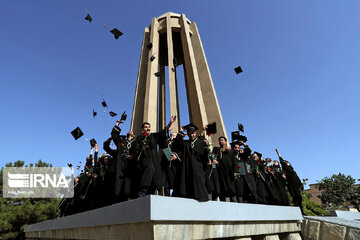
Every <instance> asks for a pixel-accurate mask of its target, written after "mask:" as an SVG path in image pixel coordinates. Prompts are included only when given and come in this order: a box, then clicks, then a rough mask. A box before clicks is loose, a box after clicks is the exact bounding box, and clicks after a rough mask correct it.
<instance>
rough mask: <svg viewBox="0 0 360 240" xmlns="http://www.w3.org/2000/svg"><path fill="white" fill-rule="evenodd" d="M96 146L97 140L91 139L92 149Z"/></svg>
mask: <svg viewBox="0 0 360 240" xmlns="http://www.w3.org/2000/svg"><path fill="white" fill-rule="evenodd" d="M95 144H96V140H95V138H93V139H91V140H90V146H91V147H95Z"/></svg>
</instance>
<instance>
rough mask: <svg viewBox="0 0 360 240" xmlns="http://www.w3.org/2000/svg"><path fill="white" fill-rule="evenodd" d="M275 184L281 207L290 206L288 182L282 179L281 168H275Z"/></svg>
mask: <svg viewBox="0 0 360 240" xmlns="http://www.w3.org/2000/svg"><path fill="white" fill-rule="evenodd" d="M273 173H274V175H273V177H272V179H273V183H274V185H275V189H276V191H277V192H278V195H279V198H280V201H279V203H278V204H279V205H283V206H289V198H288V195H287V191H286V180H285V179H284V178H283V177H282V175H283V171H282V170H281V169H280V166H275V165H274V166H273Z"/></svg>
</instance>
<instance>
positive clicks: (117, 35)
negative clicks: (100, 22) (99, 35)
mask: <svg viewBox="0 0 360 240" xmlns="http://www.w3.org/2000/svg"><path fill="white" fill-rule="evenodd" d="M110 32H111V33H112V34H114V38H115V39H118V38H119V37H120V36H121V35H123V33H122V32H120V31H119V29H117V28H114V29H113V30H111V31H110Z"/></svg>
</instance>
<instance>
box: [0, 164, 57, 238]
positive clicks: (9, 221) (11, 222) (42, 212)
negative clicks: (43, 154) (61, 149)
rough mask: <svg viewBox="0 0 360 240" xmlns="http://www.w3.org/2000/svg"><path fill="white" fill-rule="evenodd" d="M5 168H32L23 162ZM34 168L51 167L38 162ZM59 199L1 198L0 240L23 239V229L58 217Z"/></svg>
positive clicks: (0, 175)
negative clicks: (28, 225)
mask: <svg viewBox="0 0 360 240" xmlns="http://www.w3.org/2000/svg"><path fill="white" fill-rule="evenodd" d="M5 166H6V167H24V166H25V167H33V166H34V164H30V165H29V166H28V165H25V162H24V161H20V160H19V161H16V162H14V163H7V164H6V165H5ZM35 167H52V165H51V164H48V163H46V162H43V161H41V160H39V161H38V162H37V163H35ZM2 175H3V168H2V169H1V171H0V190H1V191H2V184H3V182H2V179H3V178H2ZM59 201H60V200H59V199H45V198H42V199H40V198H39V199H35V198H3V197H2V194H1V197H0V239H25V234H24V228H25V225H27V224H33V223H37V222H41V221H45V220H47V219H52V218H56V217H57V216H58V215H59V210H58V208H57V206H58V204H59Z"/></svg>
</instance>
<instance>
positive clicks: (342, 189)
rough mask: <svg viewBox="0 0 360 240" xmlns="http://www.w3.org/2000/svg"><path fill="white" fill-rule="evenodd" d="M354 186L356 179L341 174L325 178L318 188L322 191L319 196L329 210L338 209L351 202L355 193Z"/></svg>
mask: <svg viewBox="0 0 360 240" xmlns="http://www.w3.org/2000/svg"><path fill="white" fill-rule="evenodd" d="M354 185H355V179H353V178H352V177H351V176H350V175H349V176H345V175H344V174H342V173H339V174H333V175H332V176H331V177H325V178H323V179H322V180H321V181H320V182H318V185H317V186H316V188H317V189H319V190H321V191H322V192H321V195H319V198H320V199H321V202H322V203H323V204H324V205H326V206H327V207H328V208H331V209H336V208H339V207H341V206H342V205H343V204H344V203H347V202H350V201H351V198H352V197H353V196H354V191H355V187H354Z"/></svg>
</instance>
